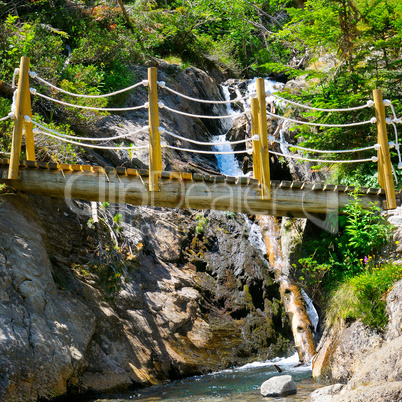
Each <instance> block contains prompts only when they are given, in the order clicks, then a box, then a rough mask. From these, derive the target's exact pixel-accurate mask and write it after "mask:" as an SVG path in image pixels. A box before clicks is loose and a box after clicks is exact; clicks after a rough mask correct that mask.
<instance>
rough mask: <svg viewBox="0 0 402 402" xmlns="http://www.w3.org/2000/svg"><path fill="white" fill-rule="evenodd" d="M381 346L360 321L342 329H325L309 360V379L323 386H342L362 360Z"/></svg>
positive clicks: (373, 334) (380, 337)
mask: <svg viewBox="0 0 402 402" xmlns="http://www.w3.org/2000/svg"><path fill="white" fill-rule="evenodd" d="M381 345H382V336H381V334H380V333H378V332H377V331H376V330H373V329H371V328H370V327H368V326H367V325H364V324H363V323H362V322H361V321H356V322H354V323H352V324H349V325H347V326H346V327H345V328H344V329H341V328H330V329H327V330H326V331H325V332H324V335H323V337H322V338H321V341H320V343H319V345H318V348H317V354H316V355H315V356H314V359H313V377H314V378H315V379H317V380H320V381H324V382H340V383H343V384H346V383H347V381H348V380H349V379H350V378H351V377H352V376H353V374H354V373H355V372H357V371H358V370H359V368H360V366H361V364H362V363H363V361H364V359H365V358H366V357H367V356H369V355H370V354H372V353H373V351H375V350H378V349H379V348H380V347H381Z"/></svg>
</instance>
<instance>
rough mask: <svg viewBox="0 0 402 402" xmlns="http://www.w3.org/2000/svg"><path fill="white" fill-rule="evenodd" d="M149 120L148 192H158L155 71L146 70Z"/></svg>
mask: <svg viewBox="0 0 402 402" xmlns="http://www.w3.org/2000/svg"><path fill="white" fill-rule="evenodd" d="M148 103H149V108H148V118H149V191H159V190H160V189H159V183H158V178H159V176H160V173H161V171H162V152H161V139H160V133H159V109H158V83H157V69H156V68H155V67H150V68H149V69H148Z"/></svg>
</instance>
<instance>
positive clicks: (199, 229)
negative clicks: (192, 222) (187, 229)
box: [195, 213, 208, 235]
mask: <svg viewBox="0 0 402 402" xmlns="http://www.w3.org/2000/svg"><path fill="white" fill-rule="evenodd" d="M195 219H197V221H198V225H197V226H196V227H195V232H196V233H197V235H201V234H202V233H204V230H205V228H206V226H207V225H208V218H205V217H204V216H203V215H202V214H200V213H198V214H197V215H196V217H195Z"/></svg>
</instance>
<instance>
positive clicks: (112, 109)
mask: <svg viewBox="0 0 402 402" xmlns="http://www.w3.org/2000/svg"><path fill="white" fill-rule="evenodd" d="M29 91H30V92H31V94H32V95H38V96H40V97H41V98H44V99H47V100H48V101H51V102H55V103H58V104H60V105H64V106H69V107H75V108H78V109H86V110H96V111H100V112H125V111H129V110H138V109H146V108H147V107H148V103H144V104H143V105H140V106H133V107H121V108H108V107H93V106H82V105H76V104H74V103H69V102H64V101H61V100H58V99H54V98H51V97H50V96H47V95H44V94H41V93H40V92H38V91H37V90H36V89H35V88H30V89H29Z"/></svg>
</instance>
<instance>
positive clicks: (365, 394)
mask: <svg viewBox="0 0 402 402" xmlns="http://www.w3.org/2000/svg"><path fill="white" fill-rule="evenodd" d="M318 401H319V402H321V400H317V402H318ZM332 401H333V402H380V401H381V402H400V401H402V381H395V382H385V383H375V384H370V385H366V386H363V385H361V386H359V387H357V388H356V389H354V390H350V391H347V392H344V390H342V392H341V393H340V394H339V395H334V397H333V399H332Z"/></svg>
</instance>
